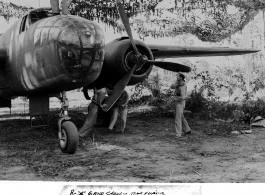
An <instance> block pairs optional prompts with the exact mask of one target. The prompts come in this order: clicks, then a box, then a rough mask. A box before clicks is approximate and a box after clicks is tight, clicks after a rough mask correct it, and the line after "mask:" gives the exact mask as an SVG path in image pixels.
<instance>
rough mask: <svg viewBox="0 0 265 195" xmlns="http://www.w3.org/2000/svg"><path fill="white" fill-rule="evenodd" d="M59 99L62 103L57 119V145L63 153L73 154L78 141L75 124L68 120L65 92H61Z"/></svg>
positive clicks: (67, 102) (67, 103)
mask: <svg viewBox="0 0 265 195" xmlns="http://www.w3.org/2000/svg"><path fill="white" fill-rule="evenodd" d="M59 99H60V100H61V104H62V107H61V113H60V115H59V116H60V118H59V120H58V129H59V132H58V136H59V146H60V149H61V150H62V152H63V153H69V154H74V153H75V151H76V149H77V146H78V142H79V136H78V131H77V128H76V126H75V124H74V123H73V122H71V121H70V119H71V117H69V116H68V107H69V101H68V99H67V98H66V92H62V97H60V98H59Z"/></svg>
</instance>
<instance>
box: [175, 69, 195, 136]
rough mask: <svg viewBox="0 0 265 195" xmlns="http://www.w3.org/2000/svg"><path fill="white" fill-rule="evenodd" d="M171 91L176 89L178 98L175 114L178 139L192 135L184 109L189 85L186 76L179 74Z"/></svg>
mask: <svg viewBox="0 0 265 195" xmlns="http://www.w3.org/2000/svg"><path fill="white" fill-rule="evenodd" d="M170 88H171V89H175V96H176V114H175V130H176V138H180V137H182V134H183V133H185V134H190V133H191V129H190V127H189V124H188V122H187V121H186V119H185V117H184V114H183V113H184V108H185V103H186V98H187V85H186V83H185V76H184V75H183V74H181V73H179V74H178V78H177V83H176V84H173V85H171V87H170Z"/></svg>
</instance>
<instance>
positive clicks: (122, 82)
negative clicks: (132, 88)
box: [102, 65, 136, 112]
mask: <svg viewBox="0 0 265 195" xmlns="http://www.w3.org/2000/svg"><path fill="white" fill-rule="evenodd" d="M135 69H136V65H135V66H134V67H133V68H132V69H131V71H130V72H128V73H127V74H126V75H124V76H123V77H122V78H121V79H120V80H119V81H118V83H117V84H116V85H115V86H114V90H113V92H112V94H111V95H110V96H109V97H108V98H107V99H106V100H105V102H104V104H106V106H105V107H103V108H102V110H103V111H105V112H107V111H108V110H109V109H110V108H111V107H112V106H113V104H114V103H115V102H116V101H117V100H118V98H119V97H120V95H121V93H122V92H123V90H124V89H125V87H126V86H127V84H128V83H129V81H130V79H131V77H132V75H133V72H134V71H135Z"/></svg>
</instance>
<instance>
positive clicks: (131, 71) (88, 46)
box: [0, 0, 258, 153]
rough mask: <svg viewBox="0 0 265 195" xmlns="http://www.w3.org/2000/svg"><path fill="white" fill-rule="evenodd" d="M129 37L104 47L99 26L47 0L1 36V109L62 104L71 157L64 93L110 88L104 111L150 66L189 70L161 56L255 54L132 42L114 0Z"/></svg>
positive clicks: (72, 133)
mask: <svg viewBox="0 0 265 195" xmlns="http://www.w3.org/2000/svg"><path fill="white" fill-rule="evenodd" d="M116 5H117V9H118V11H119V14H120V17H121V19H122V22H123V24H124V26H125V29H126V31H127V34H128V37H121V38H119V39H115V40H114V41H112V42H110V43H108V44H107V45H105V43H104V34H103V31H102V30H101V29H100V27H99V26H98V25H97V24H96V23H94V22H92V21H89V20H87V19H85V18H82V17H78V16H74V15H69V14H68V11H67V1H66V0H62V13H61V14H60V10H59V0H51V8H38V9H32V10H30V11H29V13H28V14H26V15H25V16H24V17H22V18H21V19H19V20H18V21H17V22H16V23H15V24H14V25H13V26H12V27H11V28H10V29H8V30H7V31H6V32H5V33H4V34H2V35H1V37H0V107H11V99H12V98H15V97H18V96H26V97H28V98H29V108H30V116H35V115H46V114H47V113H48V112H49V98H50V97H58V98H59V99H60V100H61V102H62V109H61V114H60V119H59V121H58V129H59V131H58V132H59V133H58V136H59V146H60V149H61V150H62V151H63V152H65V153H74V152H75V151H76V149H77V145H78V141H79V138H78V131H77V128H76V126H75V125H74V123H73V122H71V121H70V117H69V116H68V112H67V109H68V105H69V104H68V100H67V97H66V93H65V92H66V91H69V90H73V89H77V88H81V87H86V86H89V87H94V86H95V87H97V86H106V85H107V84H111V85H112V86H114V93H113V95H111V96H110V97H109V98H108V99H107V100H106V102H105V103H106V105H107V106H106V107H104V108H103V110H104V111H108V110H109V109H110V108H111V106H112V105H113V104H114V103H115V101H116V100H117V98H118V97H119V95H120V94H121V92H122V91H123V90H124V88H125V87H126V86H127V85H134V84H136V83H138V82H141V81H143V80H144V79H146V78H147V77H148V75H149V74H150V72H151V70H152V67H153V65H155V66H158V67H161V68H163V69H166V70H170V71H175V72H179V71H180V72H189V71H190V67H187V66H185V65H182V64H178V63H173V62H165V61H155V59H162V58H178V57H192V56H194V57H200V56H206V57H207V56H226V55H240V54H247V53H253V52H257V51H258V50H245V49H231V48H207V47H178V46H166V45H162V46H161V45H146V44H145V43H143V42H140V41H137V40H134V39H133V36H132V32H131V29H130V25H129V22H128V18H127V17H126V14H125V11H124V8H123V5H122V3H121V0H116Z"/></svg>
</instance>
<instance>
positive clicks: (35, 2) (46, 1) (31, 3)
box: [1, 0, 50, 8]
mask: <svg viewBox="0 0 265 195" xmlns="http://www.w3.org/2000/svg"><path fill="white" fill-rule="evenodd" d="M1 1H2V2H5V3H10V2H11V3H14V4H16V5H22V6H27V7H34V8H38V7H50V0H1Z"/></svg>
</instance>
